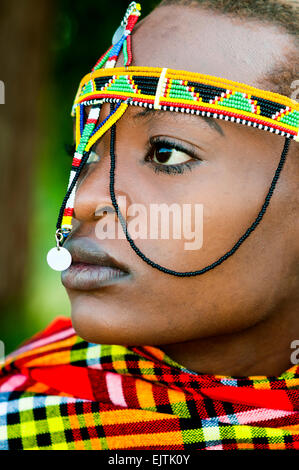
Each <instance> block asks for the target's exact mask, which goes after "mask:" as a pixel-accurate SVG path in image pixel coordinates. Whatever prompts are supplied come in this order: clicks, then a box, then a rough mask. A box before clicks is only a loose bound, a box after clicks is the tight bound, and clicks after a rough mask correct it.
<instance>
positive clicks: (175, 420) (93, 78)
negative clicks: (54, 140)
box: [0, 0, 299, 450]
mask: <svg viewBox="0 0 299 470" xmlns="http://www.w3.org/2000/svg"><path fill="white" fill-rule="evenodd" d="M232 3H234V4H236V2H230V1H217V0H214V1H212V0H210V1H201V0H198V1H192V0H190V1H180V0H177V1H164V2H162V4H161V5H159V6H158V7H157V8H156V9H155V10H153V12H152V13H151V14H150V15H149V16H148V17H146V18H144V19H143V20H142V21H140V22H138V23H137V25H136V26H135V23H136V20H137V19H138V16H139V6H138V4H137V5H136V4H135V3H134V2H133V4H131V5H130V7H129V10H128V14H127V15H126V17H125V23H123V26H122V28H123V29H120V30H118V32H117V34H116V36H115V37H114V49H113V48H112V49H110V50H109V51H108V53H107V54H105V55H104V56H103V57H102V59H101V60H100V61H99V62H98V63H97V65H96V66H95V67H94V69H93V70H92V72H91V74H89V75H88V76H87V77H86V78H85V79H84V80H83V81H82V83H81V86H80V88H79V92H78V93H77V97H76V100H75V105H74V113H75V114H76V116H77V121H76V126H75V134H76V153H75V157H74V161H73V167H72V172H73V173H72V175H71V179H70V186H69V190H68V193H67V195H66V198H65V200H64V203H63V205H62V209H61V211H60V218H59V223H58V232H57V245H58V249H56V248H55V250H56V255H57V254H58V255H59V256H60V254H61V253H64V254H65V255H66V257H67V256H68V255H67V252H64V251H63V250H64V249H67V250H68V251H69V252H70V253H71V256H72V264H71V266H70V267H68V269H65V270H63V273H62V282H63V284H64V286H65V287H66V289H67V292H68V295H69V298H70V301H71V305H72V325H71V322H70V321H69V320H68V319H62V318H61V319H58V320H57V321H56V322H54V323H53V324H52V325H50V326H49V328H48V329H46V330H45V331H44V332H42V333H40V334H39V335H37V336H36V337H34V338H33V339H31V340H30V341H29V342H28V343H27V344H25V345H24V346H23V347H22V348H21V349H20V350H18V351H17V352H16V353H15V354H13V355H11V356H10V357H9V358H8V359H7V362H6V364H5V365H4V366H3V368H2V375H0V386H1V388H0V390H1V395H0V400H1V401H0V410H1V412H0V448H3V449H13V448H18V449H32V448H33V449H34V448H44V449H170V450H171V449H176V450H179V449H182V450H185V449H294V448H297V449H298V448H299V431H298V424H299V418H298V410H297V408H298V386H299V377H298V366H297V365H294V360H293V359H292V357H294V354H293V356H292V353H293V352H294V350H293V349H292V345H294V344H295V343H294V342H295V341H296V340H297V339H298V336H299V331H298V330H299V320H298V318H299V317H298V310H299V290H298V285H299V264H298V260H299V246H298V234H299V218H298V207H299V204H298V202H299V191H298V177H299V150H298V149H299V144H298V129H299V106H298V104H297V103H296V101H295V100H293V99H291V98H290V93H291V86H292V83H291V82H289V83H287V81H288V80H289V79H290V77H291V72H293V73H294V72H295V71H296V70H298V68H296V67H297V66H298V48H297V45H298V3H297V2H296V1H294V2H287V3H286V2H283V1H279V0H277V1H276V0H275V1H274V0H267V1H263V2H260V1H254V0H251V1H242V2H237V3H238V7H236V5H235V6H232ZM281 12H283V14H281ZM296 24H297V29H296ZM126 27H127V30H128V31H129V32H128V36H126V34H125V35H124V36H123V34H124V31H125V30H126ZM130 27H131V29H130ZM133 28H134V29H133ZM122 37H123V39H121V38H122ZM131 38H132V39H131ZM117 44H120V46H121V47H120V46H119V47H118V49H117ZM115 45H116V46H115ZM132 52H133V54H132V57H131V53H132ZM296 64H297V65H296ZM133 66H135V67H137V68H136V69H133V68H132V67H133ZM114 67H116V69H115V72H114V71H113V68H114ZM119 67H121V69H119ZM138 67H139V68H138ZM142 68H143V69H142ZM175 71H179V72H175ZM275 71H281V72H282V71H284V73H281V75H280V77H281V81H279V80H277V76H276V73H275ZM134 74H135V75H134ZM107 77H108V78H109V80H108V78H107ZM132 77H133V78H132ZM169 77H172V78H169ZM211 77H217V78H216V79H215V80H214V81H213V80H212V79H211ZM271 80H272V81H271ZM200 82H201V84H200ZM237 84H239V85H237ZM242 86H243V88H242ZM287 86H289V89H288V91H286V90H287ZM238 87H239V88H238ZM250 87H251V88H250ZM168 88H169V90H168ZM167 90H168V91H167ZM198 90H200V91H198ZM221 90H222V91H221ZM223 90H224V91H223ZM238 90H239V91H238ZM242 90H243V92H242ZM244 90H245V91H244ZM265 90H268V91H269V92H270V94H269V93H267V92H265ZM167 93H168V94H167ZM221 93H223V94H221ZM275 93H276V95H274V94H275ZM277 93H279V94H277ZM211 96H213V99H212V98H211ZM232 97H233V98H232ZM135 98H136V99H135ZM134 99H135V103H134ZM142 100H143V101H142ZM167 100H168V101H167ZM171 100H173V101H171ZM192 100H193V104H190V103H191V101H192ZM223 100H226V101H223ZM163 103H164V105H163ZM171 103H173V104H172V105H171ZM223 103H224V104H223ZM134 104H135V105H134ZM136 104H137V106H136ZM221 106H223V108H222V110H223V112H222V111H219V109H220V107H221ZM246 106H249V108H248V107H246ZM275 106H276V108H275ZM207 107H209V109H208V108H207ZM182 109H183V111H182ZM203 110H204V111H203ZM181 111H182V112H181ZM197 111H198V112H197ZM267 113H268V114H267ZM269 113H270V114H269ZM239 115H242V117H241V119H240V118H238V117H237V116H239ZM287 116H289V117H287ZM215 118H217V119H215ZM103 123H104V124H103ZM242 124H243V125H242ZM244 124H245V125H244ZM105 126H106V128H105ZM265 131H268V132H265ZM269 131H270V132H269ZM72 204H73V205H72ZM134 204H139V206H138V207H139V209H140V208H141V207H142V210H141V209H140V211H141V212H140V213H141V214H142V215H141V216H140V217H139V219H138V220H139V222H140V221H141V222H140V224H141V226H142V227H143V228H144V226H145V225H146V224H148V226H147V228H148V230H147V232H146V236H144V237H139V238H138V239H136V240H133V239H132V237H131V235H130V229H131V233H132V231H133V230H134V228H135V229H136V224H135V225H134V220H135V221H136V213H134V212H133V211H130V207H132V205H134ZM155 204H165V207H167V208H169V207H173V204H175V208H176V209H175V210H181V209H182V208H184V205H190V207H191V208H195V206H197V207H200V208H202V209H203V210H202V209H201V211H200V210H199V212H198V214H201V215H202V218H201V220H200V222H202V224H201V223H197V222H198V220H194V219H192V218H191V219H192V220H191V219H190V220H191V222H190V227H191V228H192V229H193V233H194V234H195V233H197V232H198V230H202V240H201V242H200V243H199V245H200V246H199V247H198V248H197V249H186V248H185V243H186V240H185V239H183V238H182V237H181V238H179V237H177V238H175V237H172V238H171V237H168V238H167V237H165V238H162V239H161V237H160V238H155V237H151V236H148V234H149V233H150V229H151V228H152V227H151V226H150V224H151V221H149V214H151V208H152V206H153V205H155ZM191 212H192V211H191ZM191 212H190V213H191ZM63 214H64V217H63V218H62V215H63ZM180 214H181V215H182V212H181V213H180ZM72 216H73V225H71V217H72ZM140 224H139V225H140ZM174 225H175V223H174V222H173V219H172V221H171V222H170V230H172V229H173V226H174ZM126 226H127V229H128V231H127V232H126ZM119 227H122V228H123V229H124V232H122V233H125V235H126V236H122V237H121V236H118V237H117V236H116V234H117V233H120V232H119V231H118V229H119ZM142 227H141V228H142ZM155 228H156V226H155ZM195 228H196V230H195ZM139 230H140V227H139ZM135 231H138V230H137V229H136V230H135ZM108 232H109V234H110V235H109V236H106V237H104V236H103V234H106V235H107V233H108ZM111 233H112V235H113V236H111ZM63 237H65V238H66V241H65V243H63V247H62V246H61V245H62V239H63ZM132 240H133V241H132ZM189 242H190V240H189ZM58 252H60V253H58ZM54 255H55V253H54ZM56 261H57V260H56ZM50 262H51V260H50ZM54 264H55V260H54ZM73 328H74V330H75V331H74V330H73ZM75 332H76V333H75ZM293 347H294V346H293Z"/></svg>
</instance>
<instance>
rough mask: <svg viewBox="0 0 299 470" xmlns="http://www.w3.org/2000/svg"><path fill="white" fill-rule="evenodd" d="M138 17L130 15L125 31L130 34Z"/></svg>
mask: <svg viewBox="0 0 299 470" xmlns="http://www.w3.org/2000/svg"><path fill="white" fill-rule="evenodd" d="M138 18H139V17H138V16H137V15H130V16H129V18H128V24H127V26H126V30H127V31H130V33H131V32H132V30H133V28H134V26H135V24H136V23H137V20H138Z"/></svg>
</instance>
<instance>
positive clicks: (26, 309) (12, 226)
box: [0, 0, 159, 353]
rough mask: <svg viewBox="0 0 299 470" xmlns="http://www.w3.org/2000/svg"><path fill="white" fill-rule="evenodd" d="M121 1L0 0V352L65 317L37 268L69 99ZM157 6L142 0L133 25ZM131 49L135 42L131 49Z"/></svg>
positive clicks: (59, 177)
mask: <svg viewBox="0 0 299 470" xmlns="http://www.w3.org/2000/svg"><path fill="white" fill-rule="evenodd" d="M129 3H130V2H127V1H121V0H113V1H106V0H104V1H103V0H102V1H99V0H87V1H84V2H83V1H82V0H0V80H2V81H3V82H4V84H5V104H2V105H0V209H1V219H0V220H1V243H0V339H1V340H2V341H4V343H5V350H6V353H9V352H11V351H12V350H13V349H14V348H16V347H17V346H18V345H19V344H20V343H22V342H23V341H24V340H25V339H26V338H28V337H30V336H32V335H33V334H35V333H36V332H37V331H39V330H40V329H42V328H44V327H45V326H46V325H47V324H48V323H49V322H50V321H51V320H53V319H54V318H55V317H57V316H58V315H64V316H65V315H66V316H68V315H70V306H69V302H68V298H67V295H66V293H65V291H64V289H63V287H62V285H61V283H60V275H59V273H56V272H54V271H52V270H51V269H50V268H49V267H48V265H47V263H46V254H47V251H48V250H49V249H50V248H52V247H53V246H54V245H53V244H54V242H55V240H54V233H55V225H56V219H57V215H58V209H59V207H60V204H61V201H62V199H63V196H64V194H65V190H66V186H67V182H68V177H69V169H70V164H71V158H70V157H69V156H68V155H67V153H66V151H65V145H66V144H71V143H72V119H71V117H70V109H71V105H72V101H73V98H74V95H75V92H76V89H77V86H78V84H79V81H80V79H81V78H82V76H83V75H85V74H86V73H87V72H89V71H90V69H91V67H92V66H93V65H94V64H95V62H96V61H97V59H98V58H99V57H100V55H102V53H103V52H105V50H106V49H107V48H108V47H109V46H110V45H111V38H112V35H113V33H114V31H115V29H116V28H117V27H118V26H119V23H120V21H121V19H122V17H123V15H124V12H125V10H126V8H127V6H128V4H129ZM157 3H159V2H158V1H154V0H153V1H146V2H141V5H142V17H144V16H145V15H146V14H148V13H149V12H150V11H151V10H152V8H153V7H154V6H155V5H156V4H157ZM133 47H134V43H133Z"/></svg>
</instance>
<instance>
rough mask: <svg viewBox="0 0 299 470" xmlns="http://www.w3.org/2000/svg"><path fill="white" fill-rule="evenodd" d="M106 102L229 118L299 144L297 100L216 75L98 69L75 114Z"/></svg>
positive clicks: (86, 83)
mask: <svg viewBox="0 0 299 470" xmlns="http://www.w3.org/2000/svg"><path fill="white" fill-rule="evenodd" d="M105 101H110V102H111V101H112V102H119V101H126V102H127V103H128V104H129V105H139V106H145V107H149V108H153V109H162V110H165V111H176V112H186V113H191V114H198V115H206V116H208V117H214V118H218V119H225V120H227V121H232V122H236V123H241V124H246V125H248V126H253V127H257V128H259V129H263V130H267V131H269V132H274V133H276V134H279V135H282V136H285V137H288V138H291V139H294V140H296V141H298V142H299V104H298V103H297V102H296V101H295V100H293V99H291V98H288V97H287V96H283V95H280V94H278V93H273V92H271V91H265V90H261V89H259V88H255V87H253V86H250V85H246V84H244V83H239V82H235V81H232V80H227V79H224V78H219V77H214V76H211V75H204V74H200V73H193V72H186V71H184V70H172V69H166V68H160V67H118V68H112V69H99V70H95V71H93V72H91V73H89V74H87V75H86V76H85V77H84V78H83V79H82V81H81V83H80V86H79V90H78V93H77V95H76V99H75V102H74V105H73V110H72V114H73V115H74V114H75V112H76V108H77V107H78V106H79V105H80V104H81V105H94V104H97V103H103V102H105Z"/></svg>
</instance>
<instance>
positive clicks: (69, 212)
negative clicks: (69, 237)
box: [63, 207, 74, 217]
mask: <svg viewBox="0 0 299 470" xmlns="http://www.w3.org/2000/svg"><path fill="white" fill-rule="evenodd" d="M73 213H74V209H73V208H72V207H66V208H65V209H64V212H63V215H64V216H66V217H72V215H73Z"/></svg>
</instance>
